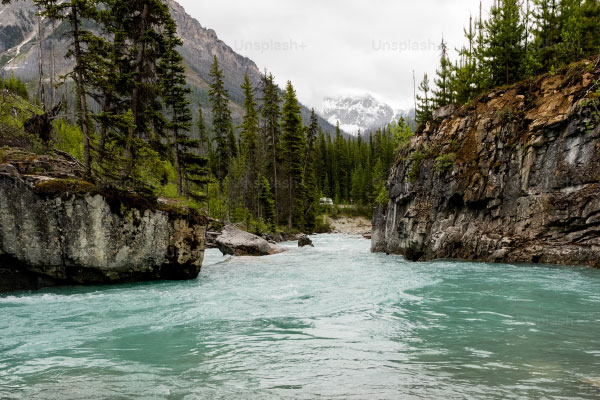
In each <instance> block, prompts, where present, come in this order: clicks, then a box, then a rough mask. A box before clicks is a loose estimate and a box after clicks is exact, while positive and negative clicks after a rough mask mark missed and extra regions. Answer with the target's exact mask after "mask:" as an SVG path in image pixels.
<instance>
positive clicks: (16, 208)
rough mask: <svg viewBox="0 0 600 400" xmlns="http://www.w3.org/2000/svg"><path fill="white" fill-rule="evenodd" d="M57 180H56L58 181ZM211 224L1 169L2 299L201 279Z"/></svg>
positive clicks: (139, 200) (78, 183) (79, 184)
mask: <svg viewBox="0 0 600 400" xmlns="http://www.w3.org/2000/svg"><path fill="white" fill-rule="evenodd" d="M50 175H51V174H50ZM206 225H207V220H206V218H205V217H204V216H202V215H200V214H198V213H197V212H195V211H193V210H187V209H184V208H179V207H174V206H172V205H166V204H164V203H161V202H160V201H155V200H152V199H147V198H144V197H142V196H139V195H136V194H133V193H123V192H117V191H101V190H99V189H97V188H96V187H95V186H94V185H92V184H90V183H88V182H85V181H83V180H81V179H77V178H69V179H61V178H55V177H52V176H46V175H24V174H21V173H20V172H19V170H18V168H15V167H14V166H12V165H11V164H8V163H6V160H5V163H4V164H0V292H7V291H18V290H32V289H40V288H43V287H49V286H59V285H92V284H109V283H120V282H137V281H151V280H185V279H194V278H196V277H197V276H198V274H199V272H200V268H201V266H202V260H203V257H204V245H205V243H204V241H205V230H206Z"/></svg>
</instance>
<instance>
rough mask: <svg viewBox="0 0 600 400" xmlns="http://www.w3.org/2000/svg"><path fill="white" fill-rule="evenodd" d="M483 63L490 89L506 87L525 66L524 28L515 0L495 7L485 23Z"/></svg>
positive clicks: (507, 0) (503, 1)
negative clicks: (485, 67)
mask: <svg viewBox="0 0 600 400" xmlns="http://www.w3.org/2000/svg"><path fill="white" fill-rule="evenodd" d="M485 29H486V34H487V36H486V47H485V50H484V55H485V63H486V64H487V70H488V71H489V73H490V80H491V84H492V85H493V86H500V85H507V84H510V83H514V82H517V81H518V80H519V79H520V78H521V76H522V75H521V74H522V73H523V68H524V63H525V48H524V45H523V43H524V38H525V27H524V25H523V23H522V21H521V9H520V6H519V1H518V0H502V2H498V4H494V5H493V6H492V9H491V11H490V19H489V20H488V21H487V22H486V23H485Z"/></svg>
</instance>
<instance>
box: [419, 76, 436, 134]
mask: <svg viewBox="0 0 600 400" xmlns="http://www.w3.org/2000/svg"><path fill="white" fill-rule="evenodd" d="M430 90H431V89H430V88H429V77H428V76H427V74H425V75H424V76H423V81H422V82H421V84H420V85H419V91H420V92H421V93H422V94H423V95H422V96H421V95H417V101H418V103H417V109H416V111H415V112H416V117H415V120H416V122H417V123H418V124H424V123H425V122H427V121H429V120H431V118H432V114H433V111H432V105H431V96H430Z"/></svg>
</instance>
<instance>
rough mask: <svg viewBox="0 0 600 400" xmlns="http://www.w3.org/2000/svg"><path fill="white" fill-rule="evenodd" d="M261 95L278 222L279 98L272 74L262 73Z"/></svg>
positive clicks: (268, 172) (267, 152)
mask: <svg viewBox="0 0 600 400" xmlns="http://www.w3.org/2000/svg"><path fill="white" fill-rule="evenodd" d="M262 85H263V88H262V89H263V97H262V107H261V110H260V114H261V117H262V136H263V138H262V139H263V142H264V143H265V145H266V146H265V147H266V149H265V152H266V154H267V160H268V161H267V175H268V176H269V181H270V183H271V187H272V188H273V191H274V200H275V213H276V221H275V222H276V223H279V212H280V210H279V191H278V186H279V179H280V177H279V159H280V156H279V151H280V146H279V145H280V144H279V140H280V136H281V125H280V124H279V119H280V118H281V110H280V103H281V99H280V98H279V88H278V87H277V85H276V84H275V78H274V77H273V75H272V74H269V75H266V74H265V75H263V77H262Z"/></svg>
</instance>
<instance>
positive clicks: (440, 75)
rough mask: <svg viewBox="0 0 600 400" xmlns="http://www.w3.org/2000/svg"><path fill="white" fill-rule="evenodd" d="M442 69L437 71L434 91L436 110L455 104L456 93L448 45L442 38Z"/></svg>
mask: <svg viewBox="0 0 600 400" xmlns="http://www.w3.org/2000/svg"><path fill="white" fill-rule="evenodd" d="M440 52H441V57H440V67H439V69H438V70H437V71H436V73H437V78H436V79H434V83H435V86H436V87H437V89H436V90H434V91H433V105H434V107H435V108H440V107H445V106H447V105H449V104H452V103H453V102H454V93H453V92H454V91H453V88H452V82H453V76H452V62H451V61H450V58H449V57H448V44H447V43H446V42H445V41H444V39H443V38H442V43H441V44H440Z"/></svg>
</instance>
